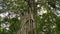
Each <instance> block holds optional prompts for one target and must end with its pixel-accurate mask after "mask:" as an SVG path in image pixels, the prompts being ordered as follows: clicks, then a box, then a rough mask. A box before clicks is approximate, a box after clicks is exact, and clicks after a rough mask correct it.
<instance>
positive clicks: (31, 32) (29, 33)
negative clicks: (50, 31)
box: [17, 0, 36, 34]
mask: <svg viewBox="0 0 60 34" xmlns="http://www.w3.org/2000/svg"><path fill="white" fill-rule="evenodd" d="M27 2H28V9H27V10H28V11H26V12H23V13H24V15H23V16H21V25H20V29H19V31H18V32H17V34H36V31H35V21H34V13H35V12H34V11H35V5H34V0H29V1H27Z"/></svg>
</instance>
